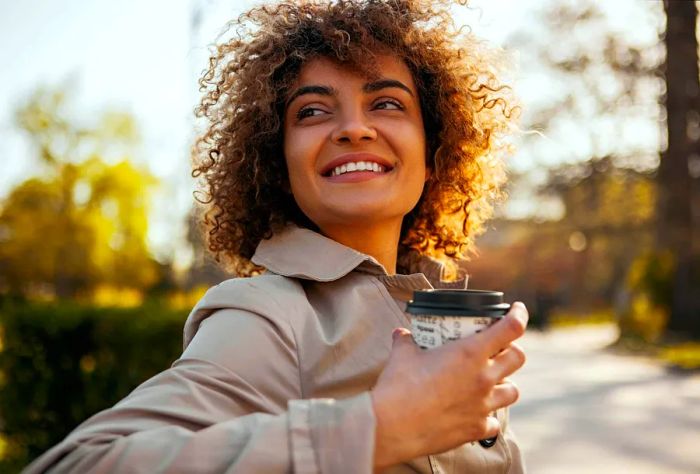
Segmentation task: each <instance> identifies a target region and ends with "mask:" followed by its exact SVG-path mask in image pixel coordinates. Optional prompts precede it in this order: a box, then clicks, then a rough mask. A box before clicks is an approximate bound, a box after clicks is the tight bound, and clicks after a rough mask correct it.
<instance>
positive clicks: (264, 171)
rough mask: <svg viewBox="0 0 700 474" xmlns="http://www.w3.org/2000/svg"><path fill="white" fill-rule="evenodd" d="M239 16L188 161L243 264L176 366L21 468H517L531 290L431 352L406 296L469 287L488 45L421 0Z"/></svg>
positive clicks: (215, 237)
mask: <svg viewBox="0 0 700 474" xmlns="http://www.w3.org/2000/svg"><path fill="white" fill-rule="evenodd" d="M233 26H234V27H235V30H236V31H237V36H236V37H235V38H234V39H232V40H230V41H228V42H224V43H223V44H220V45H218V46H217V48H216V51H215V54H214V56H213V57H212V58H211V62H210V69H209V70H208V71H207V72H206V73H205V75H204V77H203V78H202V80H201V83H200V84H201V86H202V87H203V92H204V93H205V94H204V97H203V99H202V102H201V104H200V106H199V108H198V109H197V112H198V114H199V116H201V117H204V118H205V119H207V121H208V126H207V128H206V130H205V131H204V132H203V133H202V135H201V136H200V137H199V139H198V140H197V142H196V144H195V147H194V171H193V174H194V176H195V177H199V178H201V182H202V185H203V192H204V199H201V201H202V202H203V203H204V204H205V208H206V212H205V214H204V219H203V221H204V225H205V228H206V230H207V236H208V238H209V240H208V246H209V249H210V250H211V251H212V252H213V253H214V255H216V256H217V258H218V259H219V260H220V261H221V262H222V263H224V264H226V265H228V267H229V268H230V269H231V270H232V271H233V272H234V273H236V274H237V276H238V277H239V278H233V279H231V280H227V281H225V282H222V283H221V284H219V285H217V286H216V287H213V288H211V289H210V290H209V291H208V292H207V294H206V295H205V296H204V298H202V300H201V301H200V302H199V303H198V304H197V305H196V306H195V308H194V309H193V310H192V312H191V313H190V316H189V318H188V320H187V322H186V323H185V331H184V351H183V354H182V356H181V357H180V358H179V359H178V360H177V361H175V363H174V364H173V365H172V367H171V368H170V369H168V370H166V371H164V372H162V373H160V374H158V375H156V376H155V377H153V378H152V379H150V380H148V381H146V382H145V383H144V384H142V385H141V386H140V387H138V388H137V389H136V390H134V392H132V393H131V394H130V395H129V396H128V397H127V398H125V399H124V400H122V401H121V402H119V403H118V404H117V405H115V406H114V407H113V408H111V409H108V410H105V411H103V412H101V413H98V414H97V415H95V416H93V417H92V418H90V419H89V420H87V421H86V422H85V423H84V424H82V425H81V426H79V427H78V428H77V429H76V430H75V431H73V432H72V433H71V434H70V435H69V436H68V438H67V439H66V440H65V441H63V442H62V443H61V444H59V445H58V446H56V447H55V448H53V449H52V450H51V451H49V452H48V453H46V454H45V455H44V456H42V457H41V458H40V459H39V460H37V461H36V462H35V463H33V464H32V465H31V466H30V467H29V469H28V472H41V471H44V470H47V469H49V468H52V469H54V470H55V471H57V472H84V471H88V470H90V471H110V472H111V471H125V472H132V471H139V472H160V471H180V472H324V473H325V472H327V473H336V472H358V473H369V472H379V471H386V472H391V473H409V472H420V473H435V472H445V473H453V472H454V473H457V472H486V471H488V472H509V473H520V472H523V469H524V468H523V463H522V459H521V456H520V452H519V449H518V446H517V444H516V442H515V440H514V438H513V435H512V432H511V431H510V428H509V425H508V407H509V406H510V405H512V404H513V403H514V402H515V401H516V400H517V398H518V390H517V388H516V387H515V386H514V385H513V384H512V383H510V382H509V381H508V379H507V377H508V376H509V375H510V374H512V373H514V372H515V371H516V370H518V369H519V368H520V367H521V366H522V365H523V363H524V360H525V356H524V353H523V351H522V349H520V347H519V346H518V345H517V344H516V343H515V342H514V340H515V339H517V338H518V337H520V336H521V335H522V334H523V332H524V330H525V326H526V324H527V310H526V309H525V307H524V306H523V305H522V304H520V303H514V304H513V305H512V309H511V311H510V312H509V313H508V314H507V315H506V316H505V317H503V319H501V320H500V321H499V322H498V323H496V324H494V325H493V326H491V327H489V328H488V329H486V330H483V331H481V332H479V333H478V334H475V335H473V336H470V337H465V338H464V339H460V340H456V341H452V342H450V343H449V344H445V345H444V346H442V347H439V348H435V349H431V350H428V351H423V350H421V349H420V348H418V346H417V345H416V344H415V343H414V342H413V340H412V338H411V334H410V332H409V331H408V330H407V329H406V328H407V327H410V325H411V321H410V317H409V315H408V314H407V312H406V305H407V301H408V300H409V299H410V297H411V296H412V293H413V291H415V290H425V289H433V288H448V289H464V288H466V283H467V278H466V277H467V276H466V273H465V271H466V265H465V257H466V254H467V252H468V250H469V249H470V247H471V246H472V243H473V239H474V236H475V235H476V233H478V231H479V230H480V228H481V225H482V223H483V221H484V219H485V218H486V217H487V216H488V214H489V212H490V203H491V201H492V200H493V199H495V198H496V197H498V195H499V193H498V189H499V185H500V184H501V182H502V180H503V172H502V169H503V167H502V160H503V158H504V155H505V152H506V151H507V145H506V143H505V142H503V141H502V140H503V137H504V134H505V133H506V132H508V131H509V129H510V128H511V126H512V124H511V119H510V116H511V112H512V108H511V107H512V101H511V99H510V98H508V96H507V95H506V94H507V92H508V89H506V88H503V87H501V86H499V83H498V82H497V79H496V77H495V75H494V73H493V71H495V70H496V69H495V63H494V61H495V59H496V56H494V55H492V54H491V53H489V52H488V50H487V49H486V48H485V46H484V45H482V44H481V43H479V42H478V41H477V40H476V39H474V38H473V37H471V36H469V35H463V34H461V33H460V32H458V31H457V29H456V28H454V27H453V25H452V23H451V21H450V15H449V10H448V8H447V5H446V4H443V3H439V2H428V1H425V0H392V1H379V0H338V1H332V2H326V1H304V2H296V1H295V2H282V3H279V4H277V5H274V6H262V7H259V8H255V9H253V10H251V11H250V12H248V13H246V14H245V15H242V16H241V17H240V18H239V19H238V20H237V21H234V22H233ZM249 26H252V27H251V28H248V29H247V27H249ZM509 104H510V105H509ZM246 277H247V278H246ZM493 414H495V416H492V415H493ZM476 441H479V442H478V443H477V442H476ZM486 441H488V442H486Z"/></svg>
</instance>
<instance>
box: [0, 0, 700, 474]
mask: <svg viewBox="0 0 700 474" xmlns="http://www.w3.org/2000/svg"><path fill="white" fill-rule="evenodd" d="M255 3H258V2H252V1H247V0H229V1H224V0H169V1H165V0H150V1H149V2H137V1H136V0H123V1H121V2H113V1H107V0H92V1H87V0H72V1H69V2H61V3H57V2H52V1H49V0H25V1H23V2H0V44H2V46H0V64H2V67H0V155H1V156H2V157H4V158H3V159H2V163H1V164H0V471H2V472H14V471H17V470H19V469H20V468H21V467H22V466H24V465H25V464H26V463H28V462H29V461H30V460H31V459H33V458H34V457H36V456H38V455H39V454H41V453H42V452H43V451H44V450H46V449H48V448H49V447H50V446H51V445H53V444H55V443H57V442H58V441H60V440H61V439H62V438H63V437H64V436H65V435H66V434H67V433H68V432H69V431H70V430H71V429H72V428H74V427H75V426H77V424H79V423H80V422H81V421H82V420H84V419H85V418H87V417H88V416H89V415H91V414H93V413H95V412H97V411H99V410H101V409H103V408H106V407H108V406H111V405H113V404H114V403H115V402H116V401H118V400H119V399H120V398H122V397H124V396H125V395H126V394H127V393H129V391H130V390H132V389H133V388H134V387H135V386H136V385H138V384H139V383H141V382H143V381H144V380H146V379H147V378H148V377H150V376H151V375H153V374H155V373H156V372H158V371H160V370H163V369H165V368H167V367H168V366H169V365H170V363H171V362H172V361H173V360H174V359H176V358H177V357H178V356H179V354H180V352H181V341H182V339H181V334H182V326H183V324H184V320H185V318H186V316H187V314H188V312H189V309H190V308H191V307H192V306H193V304H194V303H195V302H196V301H197V299H198V298H199V297H200V296H201V295H202V294H203V292H204V291H205V290H206V289H207V288H208V287H209V286H211V285H213V284H216V283H218V282H219V281H221V280H223V279H225V278H227V277H228V276H227V275H226V274H225V273H223V272H221V271H220V270H219V269H217V267H216V266H215V265H214V264H213V262H212V261H211V260H210V259H209V258H208V257H207V255H206V253H205V251H204V249H203V246H202V242H201V240H200V237H199V236H198V233H197V230H196V225H195V218H194V217H193V216H194V211H193V198H192V193H193V191H194V183H193V180H192V179H191V178H190V174H189V147H190V145H191V143H192V141H193V137H194V134H195V129H196V126H197V124H196V123H195V120H194V116H193V109H194V106H195V105H196V103H197V101H198V98H199V92H198V85H197V79H198V77H199V75H200V74H201V72H202V70H203V69H204V68H205V67H206V65H207V59H208V51H209V49H208V48H209V47H210V45H211V44H212V43H213V42H214V41H215V40H216V38H217V35H219V34H220V33H221V32H222V28H223V27H224V25H225V23H226V21H228V20H229V19H231V18H233V17H234V16H236V15H238V14H240V13H241V12H243V11H245V10H246V9H247V8H249V7H250V6H252V5H253V4H255ZM455 19H456V21H457V22H458V23H459V24H464V25H468V26H469V27H470V28H471V29H472V30H473V31H474V33H475V34H477V35H478V36H480V37H482V38H484V39H486V40H488V41H490V42H491V43H493V44H494V45H497V46H500V47H503V48H504V49H505V50H506V51H508V52H509V53H510V55H511V58H512V62H513V64H514V65H515V66H516V68H515V70H514V73H513V76H512V77H511V78H509V81H510V82H512V84H513V86H514V88H515V89H516V92H517V94H518V95H519V96H520V97H521V100H522V105H523V114H522V121H521V126H522V128H523V130H525V132H526V133H524V134H523V136H522V137H521V138H520V139H519V141H518V143H517V147H518V152H517V154H516V155H515V156H514V157H513V158H512V160H511V162H510V163H509V169H510V182H509V185H508V190H507V191H508V194H509V199H508V201H507V202H506V203H504V204H503V205H502V206H501V207H499V208H498V210H497V214H496V217H495V218H494V219H493V220H492V221H491V222H489V224H488V231H487V232H486V233H485V234H484V235H483V236H482V237H480V238H479V240H478V242H477V244H478V246H479V255H478V256H476V257H474V258H473V261H472V268H471V275H470V286H471V287H474V288H489V289H499V290H503V291H504V292H505V294H506V298H507V299H508V300H510V301H514V300H522V301H524V302H525V303H526V304H527V305H528V307H529V309H530V313H531V323H530V328H532V329H531V331H530V332H531V334H530V335H528V337H527V338H526V340H525V345H526V347H527V348H528V350H529V351H530V362H528V366H526V367H527V368H526V370H524V371H523V374H522V376H521V377H522V379H521V380H520V379H519V383H520V384H521V385H522V387H523V397H522V403H521V404H520V405H518V406H516V407H515V409H514V410H513V419H514V422H513V423H514V425H515V427H516V431H518V432H521V433H523V436H521V438H523V445H524V449H525V452H526V456H527V457H528V459H529V465H530V468H531V471H532V472H535V473H540V472H561V471H562V470H563V469H567V471H568V472H591V471H592V470H593V469H594V468H595V469H598V470H601V469H602V471H601V472H665V473H667V472H700V457H699V455H698V454H695V452H696V451H697V445H698V443H700V418H699V417H698V415H695V414H694V413H695V412H697V411H698V410H697V409H695V410H693V408H694V407H697V406H698V403H700V381H699V376H698V368H700V257H699V255H700V237H698V236H699V235H700V234H699V233H698V230H699V229H700V227H699V226H700V179H699V178H700V94H699V93H700V81H699V74H698V53H697V51H698V40H697V34H696V24H697V4H696V2H692V1H680V0H679V1H670V2H667V3H664V2H662V1H635V0H618V1H615V2H603V1H602V0H599V1H591V0H578V1H569V0H558V1H555V0H538V1H535V0H527V1H525V0H521V1H517V2H516V1H505V0H503V1H498V2H493V1H491V2H489V1H486V0H482V1H473V2H471V3H470V7H469V8H455ZM533 330H534V331H533ZM630 377H631V378H630ZM654 407H656V408H654ZM625 410H627V411H625ZM622 414H624V417H622V418H621V416H622ZM596 420H597V421H596ZM615 423H617V424H615ZM611 429H613V430H614V431H612V433H614V436H611V435H610V433H611V431H610V430H611ZM605 433H608V435H607V436H608V437H607V438H606V437H605ZM562 439H565V440H567V443H568V444H567V449H560V450H557V449H556V446H557V445H556V443H557V442H561V440H562ZM668 439H671V440H672V443H671V444H673V449H672V450H671V452H669V450H668V449H665V450H659V449H656V448H658V447H659V445H667V444H668ZM611 446H617V449H612V448H611ZM693 446H695V448H692V447H693ZM572 458H573V459H574V461H572ZM576 466H579V468H580V470H576V469H577V468H576ZM606 469H608V470H606ZM628 469H630V470H628Z"/></svg>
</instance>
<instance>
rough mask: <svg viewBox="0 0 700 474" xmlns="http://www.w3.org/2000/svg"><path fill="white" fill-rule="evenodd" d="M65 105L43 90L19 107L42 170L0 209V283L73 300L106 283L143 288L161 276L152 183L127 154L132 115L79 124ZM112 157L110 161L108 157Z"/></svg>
mask: <svg viewBox="0 0 700 474" xmlns="http://www.w3.org/2000/svg"><path fill="white" fill-rule="evenodd" d="M67 105H68V104H67V100H66V94H65V93H64V92H62V91H48V90H39V91H38V92H37V93H36V94H34V95H33V96H32V97H31V99H30V100H29V101H28V102H27V103H26V104H24V105H23V106H22V107H20V108H19V109H18V111H17V122H18V124H19V125H20V127H22V128H23V129H24V130H25V131H26V132H27V133H28V134H29V136H30V137H31V139H32V141H33V143H34V144H35V145H36V148H37V150H38V153H39V157H40V160H39V161H40V163H41V164H42V166H43V171H44V172H43V173H42V176H38V177H32V178H29V179H27V180H26V181H25V182H23V183H21V184H20V185H18V186H17V187H16V188H15V189H13V190H12V191H11V192H10V194H9V195H8V196H7V198H6V199H5V200H4V202H3V203H2V206H0V290H4V291H6V292H7V291H9V292H11V293H16V294H23V295H26V296H37V295H44V294H45V295H48V296H58V297H75V296H79V295H86V296H87V295H89V294H90V293H91V292H92V291H94V290H95V289H96V288H98V287H99V286H100V285H111V286H115V287H121V288H124V287H126V288H139V289H143V288H146V287H148V286H149V285H151V284H152V283H153V281H154V280H155V278H156V262H155V261H154V260H153V258H152V257H151V255H150V253H149V251H148V249H147V246H146V233H147V230H148V225H147V209H148V196H149V190H150V189H151V188H152V187H153V186H154V185H155V184H156V180H155V179H154V178H153V177H152V176H151V175H150V174H148V173H147V172H145V171H143V170H140V169H138V168H136V167H135V166H134V165H133V164H131V163H130V162H129V161H128V158H127V155H126V153H128V152H129V151H130V150H131V149H133V147H134V145H135V144H136V143H137V141H138V134H137V133H136V132H137V128H136V125H135V122H134V120H133V118H132V117H131V116H130V115H128V114H124V113H118V112H106V113H104V114H103V115H102V116H101V117H100V120H99V122H98V124H97V125H96V126H92V127H81V126H78V125H77V124H76V123H74V121H72V120H70V119H69V118H68V112H67ZM110 154H112V155H114V156H116V159H112V161H114V162H113V163H108V162H107V160H106V159H105V158H103V157H104V156H108V155H110Z"/></svg>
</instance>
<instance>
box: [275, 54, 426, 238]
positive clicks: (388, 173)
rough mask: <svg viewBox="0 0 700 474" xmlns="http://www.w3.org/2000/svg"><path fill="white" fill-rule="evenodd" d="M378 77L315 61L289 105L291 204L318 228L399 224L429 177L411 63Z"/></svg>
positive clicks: (392, 66) (395, 64)
mask: <svg viewBox="0 0 700 474" xmlns="http://www.w3.org/2000/svg"><path fill="white" fill-rule="evenodd" d="M378 66H379V78H378V79H376V80H369V79H367V78H366V77H364V76H363V75H362V74H361V72H358V71H355V70H351V69H347V68H345V67H343V66H341V65H338V64H337V63H335V62H333V61H331V60H329V59H326V58H318V59H314V60H312V61H309V62H308V63H307V64H305V65H304V66H303V67H302V69H301V71H300V74H299V77H298V79H297V81H296V83H295V84H294V85H293V87H292V88H291V89H290V94H289V96H288V98H287V100H288V103H287V106H286V110H285V117H284V156H285V159H286V162H287V169H288V171H289V182H290V185H291V190H292V193H293V195H294V199H295V200H296V202H297V204H298V205H299V207H300V208H301V210H302V211H303V212H304V214H306V216H307V217H309V219H311V220H312V221H313V222H314V223H315V224H316V225H317V226H318V227H319V228H320V229H321V231H324V230H326V229H330V228H336V229H337V228H338V227H339V226H348V227H350V226H352V227H358V226H360V227H361V226H363V225H374V226H376V225H378V224H379V225H381V224H383V223H385V222H386V223H387V224H390V225H394V226H395V225H397V223H398V225H399V228H400V223H401V220H402V219H403V216H405V215H406V214H407V213H408V212H410V211H411V209H413V207H414V206H415V205H416V203H417V202H418V200H419V198H420V195H421V193H422V191H423V186H424V184H425V181H426V179H427V176H428V174H427V173H428V171H427V170H426V140H425V131H424V129H423V120H422V117H421V110H420V99H419V97H418V91H417V89H416V86H415V84H414V82H413V77H412V75H411V72H410V70H409V69H408V67H407V66H406V64H405V63H404V62H403V61H402V60H400V59H398V58H397V57H395V56H391V55H384V56H379V57H378Z"/></svg>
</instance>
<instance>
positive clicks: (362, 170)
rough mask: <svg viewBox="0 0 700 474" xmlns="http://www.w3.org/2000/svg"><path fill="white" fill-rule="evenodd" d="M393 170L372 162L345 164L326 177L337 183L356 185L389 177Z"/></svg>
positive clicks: (331, 171)
mask: <svg viewBox="0 0 700 474" xmlns="http://www.w3.org/2000/svg"><path fill="white" fill-rule="evenodd" d="M392 169H393V168H388V167H385V166H382V165H380V164H379V163H375V162H372V161H359V162H350V163H344V164H342V165H340V166H336V167H335V168H333V169H332V170H330V172H328V173H326V174H325V175H324V177H325V178H326V179H328V180H329V181H332V182H335V183H356V182H359V181H367V180H370V179H375V178H380V177H382V176H385V175H387V174H388V173H389V172H391V171H392Z"/></svg>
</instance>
